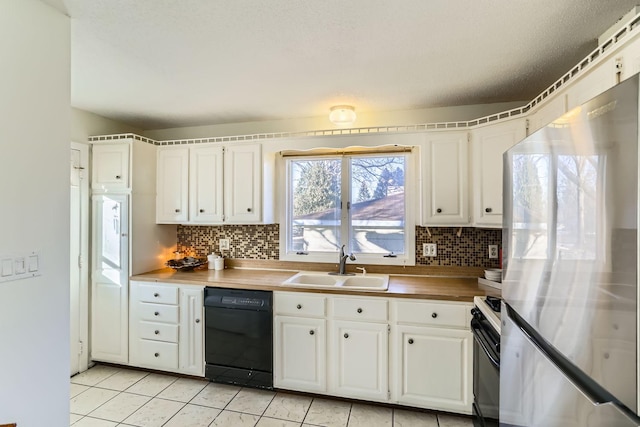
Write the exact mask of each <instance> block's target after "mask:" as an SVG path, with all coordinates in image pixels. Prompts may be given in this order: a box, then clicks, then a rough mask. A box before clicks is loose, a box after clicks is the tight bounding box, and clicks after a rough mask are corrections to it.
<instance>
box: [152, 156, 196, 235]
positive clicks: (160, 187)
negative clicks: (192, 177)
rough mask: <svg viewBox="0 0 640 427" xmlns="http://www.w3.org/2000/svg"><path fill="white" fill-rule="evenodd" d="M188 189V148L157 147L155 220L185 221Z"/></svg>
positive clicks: (187, 212)
mask: <svg viewBox="0 0 640 427" xmlns="http://www.w3.org/2000/svg"><path fill="white" fill-rule="evenodd" d="M188 191H189V149H188V148H184V147H180V148H174V147H170V148H163V149H159V150H158V177H157V187H156V222H158V223H160V224H172V223H174V224H175V223H186V222H187V220H188V219H189V211H188V204H187V203H188V202H187V201H188Z"/></svg>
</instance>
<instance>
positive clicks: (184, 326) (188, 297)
mask: <svg viewBox="0 0 640 427" xmlns="http://www.w3.org/2000/svg"><path fill="white" fill-rule="evenodd" d="M203 298H204V289H202V288H199V287H196V286H192V287H189V288H187V287H184V288H181V289H180V340H179V344H178V346H179V352H180V355H179V360H180V371H181V372H183V373H185V374H191V375H197V376H203V375H204V308H203Z"/></svg>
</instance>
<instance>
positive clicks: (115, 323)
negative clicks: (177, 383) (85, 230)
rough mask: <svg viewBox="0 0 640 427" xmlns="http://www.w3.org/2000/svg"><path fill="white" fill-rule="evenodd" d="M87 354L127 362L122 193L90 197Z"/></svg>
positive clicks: (126, 255)
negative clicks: (89, 311) (89, 352)
mask: <svg viewBox="0 0 640 427" xmlns="http://www.w3.org/2000/svg"><path fill="white" fill-rule="evenodd" d="M92 216H93V248H92V252H93V254H92V257H93V262H92V265H93V274H92V277H91V358H92V359H93V360H100V361H103V362H113V363H125V364H126V363H127V362H128V355H129V350H128V330H129V323H128V309H127V305H128V277H129V238H128V234H129V231H128V204H127V196H126V195H102V196H94V197H93V212H92Z"/></svg>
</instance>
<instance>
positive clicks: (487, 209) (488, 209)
mask: <svg viewBox="0 0 640 427" xmlns="http://www.w3.org/2000/svg"><path fill="white" fill-rule="evenodd" d="M492 210H493V209H491V208H486V209H485V210H484V211H485V212H486V213H491V211H492Z"/></svg>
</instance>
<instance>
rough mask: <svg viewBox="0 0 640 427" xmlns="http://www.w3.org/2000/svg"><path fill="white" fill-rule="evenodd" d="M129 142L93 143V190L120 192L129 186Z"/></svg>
mask: <svg viewBox="0 0 640 427" xmlns="http://www.w3.org/2000/svg"><path fill="white" fill-rule="evenodd" d="M130 150H131V144H129V143H104V144H93V148H92V161H91V189H92V190H93V191H94V192H112V191H117V192H122V191H125V190H127V189H128V188H129V159H130Z"/></svg>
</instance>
